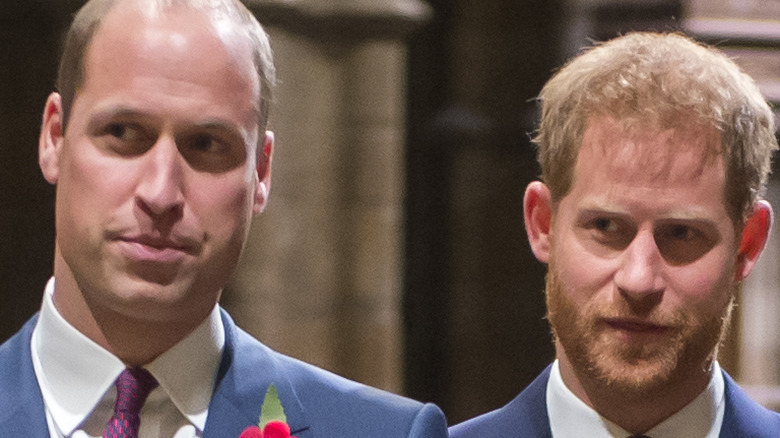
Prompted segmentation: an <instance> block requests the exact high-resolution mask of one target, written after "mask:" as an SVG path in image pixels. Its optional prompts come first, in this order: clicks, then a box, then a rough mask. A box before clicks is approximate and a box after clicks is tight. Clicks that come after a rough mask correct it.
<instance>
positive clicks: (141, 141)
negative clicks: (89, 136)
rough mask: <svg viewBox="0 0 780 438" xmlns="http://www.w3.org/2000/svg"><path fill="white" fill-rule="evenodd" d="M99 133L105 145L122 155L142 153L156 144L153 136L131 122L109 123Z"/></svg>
mask: <svg viewBox="0 0 780 438" xmlns="http://www.w3.org/2000/svg"><path fill="white" fill-rule="evenodd" d="M99 134H100V135H99V137H100V138H101V139H102V141H103V142H104V145H105V147H106V148H107V149H108V150H111V151H114V152H116V153H118V154H120V155H137V154H142V153H144V152H145V151H146V150H147V149H148V148H149V147H151V145H152V144H154V139H153V136H151V135H147V134H146V132H144V130H143V129H142V128H141V127H140V126H138V125H134V124H131V123H122V122H114V123H109V124H107V125H105V127H104V128H103V129H102V132H100V133H99Z"/></svg>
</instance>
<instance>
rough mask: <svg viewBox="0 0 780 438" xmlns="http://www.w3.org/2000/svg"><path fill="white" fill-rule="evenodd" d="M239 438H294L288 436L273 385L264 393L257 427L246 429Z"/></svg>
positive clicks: (285, 417)
mask: <svg viewBox="0 0 780 438" xmlns="http://www.w3.org/2000/svg"><path fill="white" fill-rule="evenodd" d="M239 438H295V437H294V436H290V426H289V425H287V416H286V415H284V408H283V407H282V401H281V400H279V393H278V392H277V391H276V387H275V386H274V385H271V386H269V387H268V391H266V393H265V398H264V399H263V406H262V407H261V408H260V420H259V421H258V422H257V426H249V427H247V428H246V429H244V430H243V432H241V435H239Z"/></svg>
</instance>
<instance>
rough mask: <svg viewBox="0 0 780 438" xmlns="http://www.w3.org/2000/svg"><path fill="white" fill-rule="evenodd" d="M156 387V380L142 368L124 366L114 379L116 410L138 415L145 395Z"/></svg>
mask: <svg viewBox="0 0 780 438" xmlns="http://www.w3.org/2000/svg"><path fill="white" fill-rule="evenodd" d="M156 387H157V380H155V378H154V377H153V376H152V375H151V374H149V371H146V370H145V369H143V368H138V367H135V368H125V370H124V371H122V374H120V375H119V378H118V379H116V392H117V396H116V407H115V410H116V411H118V412H127V413H131V414H135V415H138V414H139V413H140V412H141V408H142V407H143V405H144V402H145V401H146V397H148V396H149V393H150V392H152V390H153V389H154V388H156Z"/></svg>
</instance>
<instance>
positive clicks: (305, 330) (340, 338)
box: [223, 0, 429, 392]
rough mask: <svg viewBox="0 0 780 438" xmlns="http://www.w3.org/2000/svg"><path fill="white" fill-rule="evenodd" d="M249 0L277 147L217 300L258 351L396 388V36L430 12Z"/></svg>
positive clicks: (399, 229)
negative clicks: (271, 70)
mask: <svg viewBox="0 0 780 438" xmlns="http://www.w3.org/2000/svg"><path fill="white" fill-rule="evenodd" d="M246 4H247V5H248V6H249V7H250V8H251V9H252V10H253V12H255V14H256V16H257V17H258V19H259V20H260V22H262V23H263V24H264V25H265V26H266V28H267V29H268V31H269V33H270V35H271V44H272V47H273V48H274V52H275V56H276V64H277V69H278V76H279V79H280V85H279V87H278V88H277V90H276V99H275V100H276V102H275V104H274V106H273V107H272V110H271V122H270V129H272V130H273V131H274V132H275V133H276V149H275V153H274V157H273V159H274V161H273V183H272V188H271V194H270V200H269V205H268V208H267V210H266V212H265V213H263V214H262V215H260V216H259V217H258V218H256V223H255V224H254V226H253V230H252V233H251V235H250V241H249V243H248V247H247V249H246V252H245V256H244V259H243V260H242V263H241V265H240V267H239V269H238V271H237V272H236V275H235V276H234V281H233V283H232V285H231V286H230V287H229V290H227V291H226V293H225V296H224V298H223V303H224V305H225V306H226V307H227V308H228V309H229V310H230V312H231V313H232V314H233V315H234V316H235V318H236V320H237V321H238V322H239V324H240V325H241V326H243V327H244V328H246V329H247V330H248V331H250V332H251V333H252V334H253V335H255V336H257V337H258V338H259V339H261V340H262V341H263V342H265V343H267V344H268V345H269V346H271V347H273V348H275V349H277V350H279V351H282V352H285V353H287V354H290V355H292V356H294V357H297V358H300V359H302V360H304V361H307V362H311V363H314V364H317V365H319V366H322V367H324V368H326V369H329V370H331V371H334V372H336V373H338V374H341V375H345V376H347V377H350V378H353V379H356V380H359V381H362V382H365V383H368V384H371V385H373V386H378V387H381V388H385V389H388V390H391V391H396V392H400V390H401V388H402V383H403V382H402V380H403V377H402V369H401V352H402V343H403V339H402V329H401V328H402V326H401V316H400V301H401V294H402V282H401V279H402V268H403V260H402V256H403V248H402V244H403V211H402V207H403V196H404V152H403V151H404V141H405V98H406V96H405V92H406V86H405V75H406V46H405V41H404V37H405V35H407V34H408V32H409V31H411V30H412V29H413V28H414V27H416V26H417V25H418V24H419V23H420V22H422V21H424V20H425V19H426V17H427V15H428V14H429V10H428V8H427V7H426V6H425V5H424V4H423V3H421V2H420V1H417V0H338V1H336V0H333V1H327V2H323V1H317V0H306V1H304V0H300V1H268V0H263V1H261V0H254V1H250V0H246ZM258 372H262V371H261V370H258Z"/></svg>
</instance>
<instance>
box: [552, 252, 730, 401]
mask: <svg viewBox="0 0 780 438" xmlns="http://www.w3.org/2000/svg"><path fill="white" fill-rule="evenodd" d="M546 284H547V286H546V291H545V293H546V300H547V309H548V310H547V318H548V320H549V322H550V325H551V327H552V332H553V337H554V338H555V339H556V340H557V341H559V342H560V346H562V348H563V350H564V352H565V355H566V357H567V358H568V360H569V362H570V363H571V365H572V367H573V368H574V370H575V372H576V374H577V377H578V379H579V380H580V381H581V383H582V384H583V386H585V387H586V388H591V387H594V385H595V386H596V387H604V388H605V389H607V390H609V391H611V392H613V393H616V394H621V395H622V396H624V397H626V398H631V397H632V396H633V397H637V396H647V395H648V394H652V393H662V392H663V391H665V390H668V389H669V388H673V387H674V386H675V385H677V384H678V383H679V382H682V381H684V380H685V379H687V378H688V377H689V376H691V375H692V374H693V373H696V372H699V373H701V372H702V371H703V370H707V371H708V370H709V367H710V365H711V364H712V362H713V361H714V359H715V358H716V357H717V351H718V346H719V345H720V343H721V342H722V340H723V338H724V337H725V335H726V333H727V332H728V327H729V321H730V320H731V311H732V308H733V307H734V297H735V293H731V294H730V298H729V299H728V300H727V301H726V302H725V305H724V306H722V307H721V308H720V312H718V313H715V314H712V315H701V314H698V313H695V312H685V311H683V310H680V309H676V310H675V311H673V312H664V311H661V310H660V309H659V308H658V306H655V307H654V308H653V309H652V310H650V311H649V314H646V315H645V314H642V315H641V316H642V317H643V318H646V319H647V320H650V321H653V322H656V323H659V324H663V325H665V326H671V327H674V329H673V330H671V331H670V332H669V333H667V334H665V336H663V337H662V338H661V339H659V340H657V341H655V342H651V343H644V344H637V343H634V344H630V343H628V342H625V341H624V340H623V339H620V337H619V336H617V335H616V333H614V329H611V328H609V327H608V326H607V325H606V324H605V323H604V322H602V321H603V318H604V317H606V316H610V317H612V316H629V315H634V316H638V315H636V313H635V312H633V311H632V310H631V307H630V304H629V303H628V302H626V300H625V299H624V298H622V297H619V298H618V299H617V300H615V301H614V302H610V303H604V302H600V301H597V300H596V299H592V300H590V301H588V302H587V303H586V304H585V305H582V306H580V305H578V304H577V303H575V302H574V300H572V298H571V296H573V295H576V294H579V293H582V292H578V291H576V290H570V289H571V287H572V286H570V285H568V286H567V285H565V284H563V283H562V281H561V279H560V275H559V274H558V271H557V270H556V265H555V263H554V257H551V258H550V264H549V269H548V273H547V283H546ZM732 287H733V289H734V290H735V289H736V288H737V285H736V284H734V285H733V286H732Z"/></svg>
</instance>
